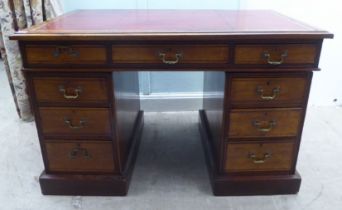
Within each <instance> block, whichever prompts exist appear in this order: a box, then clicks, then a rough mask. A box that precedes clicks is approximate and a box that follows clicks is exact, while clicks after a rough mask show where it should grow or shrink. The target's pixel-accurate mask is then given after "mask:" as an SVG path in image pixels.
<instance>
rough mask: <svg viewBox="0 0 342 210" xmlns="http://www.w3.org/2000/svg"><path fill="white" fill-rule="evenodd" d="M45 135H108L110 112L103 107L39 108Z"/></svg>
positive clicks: (109, 132) (109, 131)
mask: <svg viewBox="0 0 342 210" xmlns="http://www.w3.org/2000/svg"><path fill="white" fill-rule="evenodd" d="M39 114H40V120H41V127H42V128H41V129H42V132H43V134H44V135H47V136H63V135H72V136H85V137H86V136H110V134H111V123H110V112H109V110H108V109H105V108H50V107H41V108H39Z"/></svg>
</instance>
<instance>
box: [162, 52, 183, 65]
mask: <svg viewBox="0 0 342 210" xmlns="http://www.w3.org/2000/svg"><path fill="white" fill-rule="evenodd" d="M182 56H183V55H182V53H176V54H175V57H176V59H175V60H166V58H165V57H166V54H165V53H159V57H161V59H162V61H163V63H165V64H169V65H173V64H177V63H178V62H179V60H180V59H181V57H182Z"/></svg>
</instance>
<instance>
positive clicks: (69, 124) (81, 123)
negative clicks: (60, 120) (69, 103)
mask: <svg viewBox="0 0 342 210" xmlns="http://www.w3.org/2000/svg"><path fill="white" fill-rule="evenodd" d="M64 123H65V124H66V125H68V126H69V128H71V129H81V128H84V127H85V124H86V121H85V120H80V122H79V124H78V125H74V124H73V123H72V121H71V120H70V119H68V118H65V119H64Z"/></svg>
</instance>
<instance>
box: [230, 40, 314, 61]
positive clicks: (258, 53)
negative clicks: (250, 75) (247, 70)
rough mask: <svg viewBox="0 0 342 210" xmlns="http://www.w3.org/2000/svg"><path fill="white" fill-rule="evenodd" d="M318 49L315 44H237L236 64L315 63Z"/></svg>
mask: <svg viewBox="0 0 342 210" xmlns="http://www.w3.org/2000/svg"><path fill="white" fill-rule="evenodd" d="M318 51H319V50H318V46H317V45H314V44H284V45H237V46H236V48H235V64H265V65H269V66H279V65H286V64H311V65H314V64H315V63H316V59H317V58H316V57H317V54H318Z"/></svg>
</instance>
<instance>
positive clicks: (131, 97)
mask: <svg viewBox="0 0 342 210" xmlns="http://www.w3.org/2000/svg"><path fill="white" fill-rule="evenodd" d="M112 76H113V83H114V84H113V87H114V91H113V93H114V103H115V104H114V107H115V108H114V109H115V112H114V113H115V114H114V115H115V116H114V117H115V125H114V126H115V130H116V137H117V139H118V149H119V155H118V156H119V160H120V166H121V167H120V168H121V171H123V170H124V168H125V164H126V160H127V157H128V154H129V151H130V147H131V144H132V139H133V138H132V137H133V133H134V127H135V125H136V120H137V117H138V113H139V111H140V101H139V81H138V72H137V71H125V72H123V71H117V72H113V73H112Z"/></svg>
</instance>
